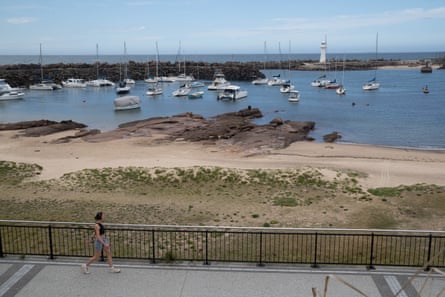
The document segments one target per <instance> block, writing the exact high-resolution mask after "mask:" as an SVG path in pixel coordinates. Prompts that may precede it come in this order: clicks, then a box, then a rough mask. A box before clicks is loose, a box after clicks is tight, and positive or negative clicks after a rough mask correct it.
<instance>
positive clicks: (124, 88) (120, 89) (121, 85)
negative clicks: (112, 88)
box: [116, 81, 131, 94]
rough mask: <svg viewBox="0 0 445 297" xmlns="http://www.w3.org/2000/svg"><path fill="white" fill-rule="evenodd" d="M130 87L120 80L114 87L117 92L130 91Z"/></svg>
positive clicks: (125, 92) (124, 92)
mask: <svg viewBox="0 0 445 297" xmlns="http://www.w3.org/2000/svg"><path fill="white" fill-rule="evenodd" d="M130 89H131V87H130V86H129V85H128V84H127V83H126V82H125V81H121V82H120V83H119V85H118V86H117V87H116V93H117V94H127V93H129V92H130Z"/></svg>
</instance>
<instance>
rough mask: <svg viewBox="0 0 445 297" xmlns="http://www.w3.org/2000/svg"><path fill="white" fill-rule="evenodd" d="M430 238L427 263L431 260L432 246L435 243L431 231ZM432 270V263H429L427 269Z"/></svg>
mask: <svg viewBox="0 0 445 297" xmlns="http://www.w3.org/2000/svg"><path fill="white" fill-rule="evenodd" d="M429 237H430V240H429V242H428V255H427V259H426V263H429V262H430V260H431V246H432V245H433V234H431V233H430V236H429ZM429 270H430V265H427V266H426V267H425V271H429Z"/></svg>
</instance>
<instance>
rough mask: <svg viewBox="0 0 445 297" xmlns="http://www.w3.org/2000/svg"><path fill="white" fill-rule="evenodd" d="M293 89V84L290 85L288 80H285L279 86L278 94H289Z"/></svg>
mask: <svg viewBox="0 0 445 297" xmlns="http://www.w3.org/2000/svg"><path fill="white" fill-rule="evenodd" d="M294 89H295V86H294V85H293V84H291V82H290V80H287V81H286V82H285V83H284V84H282V85H281V87H280V92H281V93H290V92H291V91H293V90H294Z"/></svg>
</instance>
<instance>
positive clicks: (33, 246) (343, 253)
mask: <svg viewBox="0 0 445 297" xmlns="http://www.w3.org/2000/svg"><path fill="white" fill-rule="evenodd" d="M105 226H106V230H107V231H106V236H107V238H108V239H109V240H110V243H111V246H112V249H113V257H114V258H122V259H143V260H149V261H151V262H153V263H155V262H159V261H169V262H171V261H201V262H203V263H204V264H210V263H211V262H245V263H247V262H248V263H257V264H258V265H264V264H268V263H276V264H278V263H281V264H308V265H311V266H313V267H317V266H318V265H321V264H341V265H365V266H367V267H368V268H373V267H374V266H375V265H386V266H388V265H389V266H417V267H422V266H424V265H425V264H426V263H428V265H429V266H434V267H445V253H444V250H445V232H440V231H409V230H408V231H400V230H364V229H298V228H295V229H294V228H241V227H239V228H236V227H201V226H199V227H194V226H159V225H126V224H106V225H105ZM92 230H93V225H92V224H87V223H63V222H35V221H5V220H0V257H4V256H5V255H8V254H10V255H23V256H25V255H38V256H48V257H49V258H50V259H54V258H56V257H58V256H67V257H90V256H91V255H93V253H94V246H93V244H92V241H91V235H92V232H93V231H92ZM429 262H430V263H429Z"/></svg>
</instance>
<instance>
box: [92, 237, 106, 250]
mask: <svg viewBox="0 0 445 297" xmlns="http://www.w3.org/2000/svg"><path fill="white" fill-rule="evenodd" d="M102 240H103V241H104V242H105V243H108V239H106V238H105V237H102ZM94 248H95V249H96V251H100V250H102V249H103V248H104V245H103V244H102V242H100V241H99V239H97V238H96V239H95V240H94Z"/></svg>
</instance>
